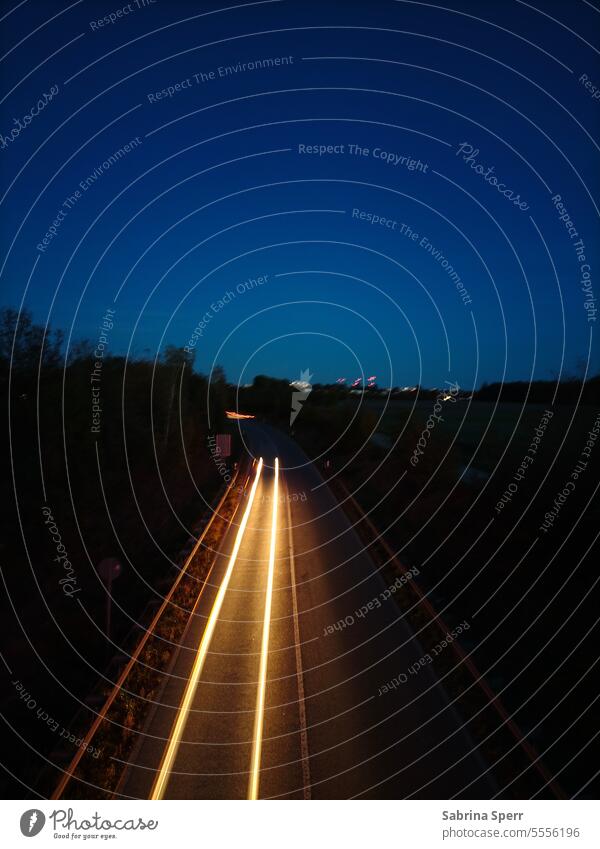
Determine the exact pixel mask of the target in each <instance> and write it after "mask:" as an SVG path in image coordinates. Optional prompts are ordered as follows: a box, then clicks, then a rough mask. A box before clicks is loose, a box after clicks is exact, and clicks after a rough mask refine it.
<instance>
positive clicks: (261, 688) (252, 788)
mask: <svg viewBox="0 0 600 849" xmlns="http://www.w3.org/2000/svg"><path fill="white" fill-rule="evenodd" d="M278 502H279V459H278V458H277V457H276V458H275V477H274V481H273V517H272V521H271V545H270V549H269V571H268V575H267V592H266V595H265V617H264V622H263V635H262V647H261V654H260V670H259V673H258V692H257V694H256V713H255V716H254V738H253V742H252V758H251V761H250V780H249V782H248V799H258V785H259V782H260V753H261V749H262V735H263V726H264V715H265V691H266V686H267V664H268V660H269V631H270V629H271V602H272V599H273V578H274V575H275V548H276V544H277V505H278Z"/></svg>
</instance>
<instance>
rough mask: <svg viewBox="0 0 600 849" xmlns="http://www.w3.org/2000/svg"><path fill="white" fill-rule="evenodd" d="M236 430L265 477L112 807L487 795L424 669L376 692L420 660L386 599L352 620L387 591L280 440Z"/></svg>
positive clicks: (245, 507)
mask: <svg viewBox="0 0 600 849" xmlns="http://www.w3.org/2000/svg"><path fill="white" fill-rule="evenodd" d="M244 433H245V435H246V437H247V439H248V441H249V443H250V445H251V448H252V450H253V453H254V454H255V456H257V457H258V456H262V457H264V461H265V462H264V466H263V467H262V468H261V470H260V474H259V475H258V477H256V467H255V469H254V470H253V472H252V475H251V477H250V480H249V482H248V487H247V490H246V494H245V496H244V499H243V501H242V504H241V507H240V509H239V510H238V513H237V515H236V517H235V522H234V524H233V525H232V526H231V527H230V528H229V530H228V532H227V533H226V535H225V537H224V539H223V540H222V543H221V547H220V551H219V554H218V557H217V562H216V565H215V569H214V570H213V572H212V574H211V584H210V586H208V587H207V588H206V590H205V592H203V594H202V596H201V599H200V602H199V604H198V607H197V610H196V616H195V617H194V620H193V623H192V625H191V626H190V628H189V629H188V631H187V633H186V634H185V636H184V638H183V641H182V646H181V649H180V651H179V652H178V653H177V656H176V658H175V662H174V665H173V668H172V669H171V670H170V675H169V676H168V677H167V679H166V682H165V686H164V688H163V691H162V692H161V693H160V695H159V697H158V700H157V701H158V703H157V704H156V705H155V707H154V708H153V710H152V711H151V714H150V717H149V720H148V722H147V726H146V728H145V733H144V735H143V736H142V737H140V739H139V740H138V745H136V747H135V749H134V752H133V755H132V757H131V762H130V764H129V767H128V770H127V773H126V776H125V780H124V781H123V782H122V785H121V787H120V794H121V795H123V796H130V797H135V798H171V799H182V798H185V799H193V798H196V799H204V798H206V799H213V798H221V799H223V798H224V799H243V798H273V797H280V798H300V799H301V798H350V797H354V796H364V797H371V798H405V797H407V796H411V795H415V796H416V797H417V798H449V797H451V796H453V795H454V794H456V793H459V794H460V791H461V788H462V787H464V786H465V785H467V784H469V782H471V781H472V780H474V779H475V783H473V784H471V786H470V787H469V788H468V790H466V791H465V793H464V796H465V797H466V798H477V797H478V796H480V797H483V798H489V797H490V795H493V793H494V792H495V788H494V787H493V786H492V784H491V783H490V782H489V780H488V779H487V778H485V777H481V778H479V776H480V775H481V774H482V773H483V772H484V770H485V766H484V765H483V762H482V761H481V759H480V758H479V757H478V755H477V752H476V751H474V750H473V742H472V740H471V739H470V738H469V737H468V735H467V734H466V733H464V732H463V731H462V730H461V727H460V726H461V721H460V719H459V717H458V715H457V713H455V711H454V710H453V709H452V708H451V706H450V705H449V702H448V698H447V696H446V694H445V693H444V691H443V689H442V688H441V686H439V684H438V682H437V681H436V680H435V678H434V677H433V674H432V672H431V670H430V669H428V668H427V667H426V668H424V669H423V670H422V671H421V672H420V673H419V675H417V676H414V677H409V681H408V682H407V683H406V684H405V685H404V686H403V687H400V688H398V689H397V690H395V691H393V692H391V693H388V694H385V695H383V696H380V695H378V693H379V688H380V687H381V686H382V685H383V684H384V683H385V682H387V681H389V680H391V679H392V678H394V677H396V676H397V675H398V674H399V673H401V672H405V671H406V670H407V668H408V667H409V666H410V665H412V664H413V663H415V661H417V660H418V659H419V658H420V657H421V656H422V655H423V650H422V649H421V648H420V646H419V644H418V642H417V641H416V640H415V638H414V636H413V635H412V633H411V632H410V630H409V629H408V627H407V626H406V625H404V624H403V623H402V622H401V621H398V612H397V608H396V607H395V605H394V602H393V601H391V600H388V601H386V602H383V603H381V606H379V607H377V606H372V610H371V611H370V612H368V613H367V614H366V615H365V616H364V617H362V618H358V617H356V616H355V615H354V613H355V611H356V610H359V609H360V608H361V606H363V605H365V604H368V602H369V601H371V600H372V599H374V598H378V597H379V596H380V594H381V592H382V590H384V589H385V584H384V583H383V581H382V579H381V578H380V577H379V576H378V575H377V574H376V573H375V570H374V567H373V563H372V561H371V559H370V557H369V556H368V555H367V554H366V553H365V552H364V550H363V548H362V545H361V543H360V541H359V539H358V537H357V536H356V534H355V533H354V531H352V530H351V529H350V527H349V523H348V521H347V519H346V516H345V514H344V513H343V512H342V510H341V509H340V508H339V507H338V506H337V502H336V501H335V499H334V497H333V496H332V495H331V493H330V491H329V490H328V488H327V487H326V486H322V485H321V484H322V479H321V477H320V475H319V473H318V472H317V471H316V469H315V468H314V466H312V465H311V464H308V463H307V461H306V458H305V456H304V455H303V454H302V452H301V451H300V450H299V449H298V447H297V446H296V445H295V444H294V443H293V442H292V441H291V440H289V439H287V438H286V437H285V436H283V435H281V434H279V433H278V432H276V431H274V430H272V429H270V428H268V427H266V426H264V425H260V424H258V423H254V422H253V423H248V424H244ZM276 457H279V461H280V464H281V474H280V475H277V474H276V470H275V468H274V465H275V458H276ZM298 465H300V466H302V468H299V469H295V470H290V471H286V469H291V467H293V466H298ZM276 487H278V488H279V497H278V499H277V501H275V502H274V499H273V494H274V491H275V488H276ZM274 505H277V509H274ZM290 518H291V523H290V521H289V519H290ZM246 523H247V524H246ZM290 525H291V527H290ZM292 576H293V578H294V579H295V580H292ZM349 616H350V617H352V618H353V619H354V622H353V624H352V625H349V626H346V627H342V628H338V629H336V630H334V631H333V633H326V632H327V630H328V626H331V625H334V624H335V623H337V622H339V621H341V620H344V619H346V618H347V617H349ZM436 715H437V716H436Z"/></svg>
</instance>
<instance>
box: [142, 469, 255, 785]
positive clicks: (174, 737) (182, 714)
mask: <svg viewBox="0 0 600 849" xmlns="http://www.w3.org/2000/svg"><path fill="white" fill-rule="evenodd" d="M262 467H263V460H262V457H261V458H260V460H259V463H258V466H257V468H256V477H255V478H254V483H253V484H252V489H251V490H250V497H249V498H248V504H247V506H246V510H245V511H244V515H243V516H242V521H241V522H240V526H239V528H238V532H237V535H236V538H235V543H234V545H233V551H232V552H231V557H230V558H229V564H228V566H227V571H226V572H225V577H224V578H223V581H222V583H221V586H220V587H219V592H218V593H217V597H216V598H215V602H214V604H213V607H212V610H211V612H210V615H209V617H208V620H207V623H206V628H205V629H204V634H203V635H202V640H201V642H200V646H199V648H198V653H197V655H196V660H195V661H194V666H193V668H192V672H191V675H190V678H189V681H188V683H187V686H186V688H185V693H184V695H183V699H182V702H181V705H180V706H179V712H178V714H177V720H176V721H175V725H174V726H173V731H172V732H171V738H170V740H169V744H168V746H167V748H166V749H165V753H164V755H163V759H162V762H161V765H160V768H159V771H158V775H157V776H156V779H155V781H154V785H153V787H152V792H151V793H150V798H151V799H162V798H163V796H164V793H165V790H166V788H167V784H168V781H169V777H170V774H171V769H172V768H173V763H174V761H175V757H176V755H177V750H178V749H179V744H180V742H181V736H182V734H183V729H184V728H185V724H186V722H187V718H188V714H189V711H190V707H191V704H192V701H193V698H194V694H195V692H196V687H197V686H198V681H199V679H200V675H201V674H202V669H203V667H204V661H205V660H206V655H207V654H208V649H209V646H210V641H211V639H212V635H213V633H214V630H215V627H216V625H217V621H218V619H219V613H220V611H221V607H222V605H223V600H224V598H225V593H226V592H227V587H228V585H229V581H230V578H231V574H232V572H233V567H234V566H235V561H236V560H237V556H238V551H239V550H240V546H241V544H242V538H243V536H244V532H245V530H246V525H247V524H248V517H249V516H250V511H251V509H252V503H253V502H254V496H255V494H256V488H257V487H258V481H259V479H260V473H261V471H262Z"/></svg>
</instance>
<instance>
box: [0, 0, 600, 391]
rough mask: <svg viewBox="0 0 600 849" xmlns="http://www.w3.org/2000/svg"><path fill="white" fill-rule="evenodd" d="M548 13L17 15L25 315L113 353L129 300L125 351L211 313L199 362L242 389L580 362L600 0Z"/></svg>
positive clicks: (298, 9)
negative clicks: (107, 328) (259, 382)
mask: <svg viewBox="0 0 600 849" xmlns="http://www.w3.org/2000/svg"><path fill="white" fill-rule="evenodd" d="M226 5H228V6H229V8H228V9H225V10H224V11H219V9H223V8H224V7H225V6H226ZM536 5H537V9H538V10H537V11H536V9H534V7H533V6H532V5H528V4H526V3H521V2H512V0H506V1H505V2H486V3H483V4H482V3H475V2H459V0H452V2H449V3H447V6H446V9H447V11H446V10H444V7H443V6H442V5H435V6H428V5H427V4H425V3H413V2H394V0H387V1H386V2H359V0H355V1H354V2H341V0H340V2H333V1H332V0H329V2H327V0H325V1H324V2H299V0H298V2H293V1H292V0H289V2H288V0H282V2H265V3H253V4H248V5H244V4H233V3H229V4H225V3H221V4H219V3H216V2H208V3H199V2H167V0H156V2H155V3H154V4H150V3H147V4H146V5H145V4H144V3H143V2H142V0H139V3H138V4H136V3H135V2H132V3H130V4H125V3H122V2H121V0H115V2H110V3H105V2H102V3H99V2H85V0H84V2H81V3H75V4H73V5H71V6H70V5H69V4H68V3H66V2H65V3H60V2H38V3H36V2H31V0H29V2H26V3H24V4H22V5H21V6H20V7H19V8H17V9H16V10H15V11H14V12H12V13H11V14H8V15H7V16H6V17H5V18H4V20H3V21H2V26H3V27H4V35H3V45H2V47H3V50H2V53H3V54H6V55H5V56H4V59H3V61H2V70H3V74H2V91H3V94H2V97H3V98H4V99H3V102H2V105H1V107H0V109H1V115H0V133H1V134H2V138H3V139H4V142H1V143H2V144H4V147H3V149H1V150H0V166H1V168H2V179H3V184H4V185H3V207H4V210H3V212H4V214H3V217H2V225H1V227H2V230H1V239H2V258H3V268H2V281H3V286H4V297H3V299H2V300H3V303H8V304H10V305H13V306H17V307H18V306H19V305H20V304H21V302H22V301H23V303H24V305H25V306H26V307H27V308H28V309H30V310H31V311H32V312H33V313H34V316H35V318H36V319H37V320H38V321H41V322H46V321H47V320H48V321H50V323H51V324H52V325H53V326H58V327H62V328H63V329H65V330H66V332H67V333H70V334H72V338H73V339H79V338H82V337H87V338H89V339H90V340H92V341H95V339H96V338H97V337H98V326H99V324H100V322H101V320H102V317H103V315H104V314H105V311H106V309H107V308H111V309H114V310H115V311H116V312H115V319H114V328H113V329H112V331H111V334H110V345H111V350H112V351H113V352H115V353H125V352H127V351H129V352H130V353H131V354H135V355H139V354H142V353H144V352H146V353H149V354H150V355H154V354H155V353H156V351H157V350H159V349H160V348H163V347H164V345H165V344H169V343H171V344H177V345H186V344H188V341H189V340H190V339H191V338H192V337H193V334H194V330H195V328H198V327H200V332H196V336H195V337H194V350H195V354H196V366H197V368H198V369H200V370H201V371H204V372H207V371H209V369H210V368H211V366H212V364H213V363H214V362H215V361H217V362H219V363H220V364H222V365H223V367H224V368H225V370H226V372H227V375H228V377H229V378H230V379H231V380H232V381H238V380H240V381H241V382H242V383H245V382H249V381H250V380H251V379H252V377H253V376H254V375H255V374H257V373H261V372H262V373H268V374H272V375H277V376H286V377H290V378H294V377H298V376H299V374H300V371H301V370H302V369H305V368H309V369H310V371H311V372H312V373H313V375H314V378H313V380H314V381H318V382H325V381H330V380H335V379H336V378H337V377H339V376H345V377H347V378H355V377H357V376H359V375H360V374H361V373H364V374H365V375H367V376H368V375H373V374H375V375H377V377H378V382H379V383H380V385H382V386H387V385H390V384H395V385H398V384H400V385H404V384H407V383H408V384H412V383H415V382H418V381H419V382H421V383H424V384H426V385H440V384H441V383H443V381H444V380H446V379H451V380H457V381H458V382H459V384H460V385H462V386H467V387H470V386H473V385H474V384H480V383H481V382H482V381H492V380H499V379H502V378H503V377H504V378H505V379H509V380H511V379H528V378H529V377H530V375H531V374H533V375H535V376H536V377H541V378H548V377H551V376H553V375H557V374H559V373H560V372H561V369H562V371H563V374H564V373H565V372H566V373H572V372H573V371H574V370H575V369H576V367H577V364H578V361H579V360H581V359H583V360H585V359H587V357H588V350H589V345H590V332H591V329H593V328H594V324H595V323H594V322H593V321H590V320H588V319H589V318H591V317H592V316H593V310H590V309H587V310H586V308H585V307H584V302H585V301H586V300H588V301H591V298H592V297H593V295H594V293H595V291H597V289H598V284H597V283H596V284H595V290H594V289H593V287H594V280H593V278H594V273H595V270H596V269H597V268H598V260H599V257H598V238H597V236H598V209H597V205H598V204H599V200H598V147H597V141H595V140H597V139H598V137H599V134H598V127H599V116H600V99H595V98H594V89H593V88H592V87H591V86H593V85H595V86H598V87H599V88H598V91H599V92H600V65H599V61H598V59H599V54H598V50H597V49H596V45H597V42H598V39H597V37H596V35H595V33H596V32H597V31H598V26H597V25H598V21H599V19H600V14H599V13H597V12H596V11H594V9H593V8H592V7H591V6H590V5H589V4H585V3H583V2H578V0H574V2H572V3H569V4H565V3H553V2H542V1H541V0H538V2H537V4H536ZM119 10H120V11H121V14H118V13H119ZM126 10H127V11H126ZM208 11H210V12H211V13H210V14H206V13H207V12H208ZM111 13H112V14H113V18H114V22H112V23H111V22H110V18H109V20H108V22H107V23H105V24H104V25H102V26H101V25H100V24H99V23H98V21H99V20H100V19H101V18H103V17H104V16H109V15H111ZM5 14H6V13H5ZM476 16H479V18H480V19H479V20H478V19H477V17H476ZM53 17H54V20H50V21H49V19H51V18H53ZM553 19H554V20H553ZM47 21H49V22H48V23H45V22H47ZM37 27H39V29H37V31H36V28H37ZM7 51H10V52H8V53H7ZM265 60H269V61H267V63H266V64H267V65H271V67H262V68H261V67H254V68H252V65H251V67H250V69H248V68H246V69H244V67H243V66H244V63H245V64H246V65H248V64H250V63H257V64H258V65H260V63H261V62H262V63H264V62H265ZM270 60H278V61H277V62H276V63H275V62H271V61H270ZM227 66H229V67H231V68H233V69H235V68H236V67H237V71H235V72H232V73H229V74H227V75H223V73H224V72H223V71H221V72H219V68H222V69H223V68H226V67H227ZM211 72H212V77H211ZM201 74H202V75H205V76H204V77H201V76H200V75H201ZM194 75H198V76H197V77H195V76H194ZM582 75H585V77H583V78H582ZM586 81H587V82H588V86H587V87H586V85H585V82H586ZM178 84H179V88H178V90H176V91H174V92H173V94H172V96H168V95H167V96H162V97H159V95H158V93H159V92H161V91H163V90H165V89H168V88H169V87H173V88H176V87H177V86H178ZM52 86H55V87H58V90H57V92H56V94H54V95H53V96H51V98H50V99H49V100H48V102H47V103H46V104H45V106H44V108H43V109H42V110H40V111H39V114H35V115H33V116H32V117H31V118H30V119H28V122H27V125H26V126H25V125H24V123H25V122H24V116H25V115H27V114H28V113H31V110H32V107H34V106H35V104H36V102H37V101H38V99H39V98H40V97H43V96H44V93H46V94H47V95H48V94H50V93H51V91H52ZM14 119H21V126H22V129H21V130H20V132H18V133H17V134H16V135H15V137H14V138H13V139H12V140H10V139H9V137H10V134H11V129H12V128H13V127H15V126H18V125H17V124H16V123H15V122H14ZM133 139H137V141H135V142H134V144H133V145H132V146H131V148H130V149H129V150H126V151H125V152H124V153H123V152H122V153H121V154H120V155H119V156H118V157H117V158H116V159H113V160H112V162H111V160H110V159H109V157H111V155H112V154H114V153H115V152H116V151H119V150H121V151H122V149H123V146H124V145H126V144H128V143H130V142H131V141H132V140H133ZM461 144H467V145H470V148H464V152H463V154H459V153H458V150H459V146H460V145H461ZM308 145H313V146H325V147H326V146H328V145H330V146H332V147H331V152H330V153H324V154H323V155H319V154H318V153H308V152H304V153H302V152H300V147H299V146H308ZM352 145H355V146H359V147H360V148H362V150H363V151H364V150H366V153H364V155H363V154H361V153H358V152H357V148H356V147H351V146H352ZM302 149H304V148H302ZM471 149H472V151H473V152H474V151H478V153H473V154H472V157H471V159H470V160H468V155H467V154H468V152H469V150H471ZM383 154H386V155H389V157H388V158H389V161H388V159H386V158H382V157H383ZM402 157H404V159H402ZM465 158H466V159H467V161H465ZM410 159H414V160H417V161H420V163H421V165H420V166H419V168H417V169H415V170H409V168H407V167H406V163H407V162H408V161H409V160H410ZM394 162H397V164H394ZM473 165H480V166H483V168H481V169H480V170H483V171H484V172H487V174H488V178H489V177H490V176H492V175H497V178H498V181H499V182H501V183H502V184H503V186H505V187H506V190H512V192H513V196H512V197H506V196H505V195H503V194H501V193H500V192H499V190H498V188H497V187H496V186H494V185H493V184H492V183H491V182H490V181H489V179H487V180H486V178H485V173H484V174H481V173H477V171H476V169H475V168H473V167H472V166H473ZM490 168H493V170H492V171H489V172H488V169H490ZM87 178H90V179H89V181H88V182H89V186H88V188H87V190H85V191H83V190H82V189H81V187H80V185H79V184H80V182H81V181H85V180H86V179H87ZM78 189H79V192H80V196H76V195H75V193H76V191H77V190H78ZM557 194H559V195H561V198H562V202H563V204H564V210H566V212H564V210H563V212H564V215H565V217H566V214H567V213H568V216H569V218H570V219H571V221H572V222H573V224H572V231H571V233H573V232H574V231H575V230H576V231H577V237H575V236H573V237H571V234H570V233H569V232H568V230H567V227H566V225H565V222H561V221H560V220H559V210H557V207H556V202H553V196H555V195H557ZM516 195H518V196H519V199H520V201H521V202H522V205H523V206H525V207H527V208H526V209H522V208H520V207H518V206H517V205H516V204H515V202H514V196H516ZM69 197H71V198H73V197H74V200H73V201H71V206H70V207H69V206H68V198H69ZM353 210H359V211H360V212H362V213H365V214H371V215H372V216H379V218H380V219H385V220H386V221H387V222H388V226H382V225H381V224H373V223H371V222H370V221H369V220H368V218H367V217H366V215H363V218H362V220H361V218H360V217H357V216H358V215H359V213H356V212H355V213H354V214H353ZM61 211H62V213H61ZM59 214H60V215H59ZM57 217H60V219H61V220H60V221H59V222H58V225H57V223H56V219H57ZM53 222H54V228H53ZM402 225H405V226H404V227H403V226H402ZM408 228H410V231H409V230H408ZM51 229H54V233H53V234H52V236H51V238H49V239H48V238H47V243H46V244H45V245H44V244H43V242H42V240H43V238H44V236H45V234H47V233H49V232H50V231H51ZM410 232H414V233H416V234H418V235H417V236H416V237H414V238H411V237H410ZM579 238H581V239H582V240H583V248H582V249H581V250H582V251H583V252H584V255H585V262H582V261H578V256H577V252H576V242H578V239H579ZM40 245H41V247H42V248H43V250H41V249H40V248H39V247H38V246H40ZM448 265H450V266H451V269H450V270H449V268H448ZM587 266H589V272H590V274H591V280H592V294H586V293H585V292H584V291H582V287H581V273H582V270H583V271H585V269H586V268H587ZM33 269H34V271H33V274H32V270H33ZM453 271H454V276H452V274H453ZM30 275H32V276H31V279H30ZM457 275H458V278H460V284H461V285H462V286H463V287H464V288H463V289H462V290H460V291H459V289H458V288H457V279H458V278H457ZM261 276H262V277H265V278H266V280H264V282H262V283H260V284H257V285H256V286H251V287H249V288H247V289H246V290H244V291H242V290H243V289H244V286H243V285H242V284H244V282H245V281H247V280H249V279H250V278H252V279H256V278H258V277H261ZM586 279H587V278H586ZM238 284H240V285H239V288H238ZM228 292H229V293H232V294H231V295H227V294H226V293H228ZM461 292H462V294H461ZM219 299H221V301H222V302H221V304H219ZM563 347H564V352H563ZM597 368H598V361H597V359H596V360H595V361H594V363H593V365H592V370H597Z"/></svg>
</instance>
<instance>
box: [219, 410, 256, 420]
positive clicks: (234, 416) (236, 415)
mask: <svg viewBox="0 0 600 849" xmlns="http://www.w3.org/2000/svg"><path fill="white" fill-rule="evenodd" d="M225 415H226V416H227V418H228V419H253V418H254V416H251V415H250V414H249V413H236V412H234V411H233V410H226V411H225Z"/></svg>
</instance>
